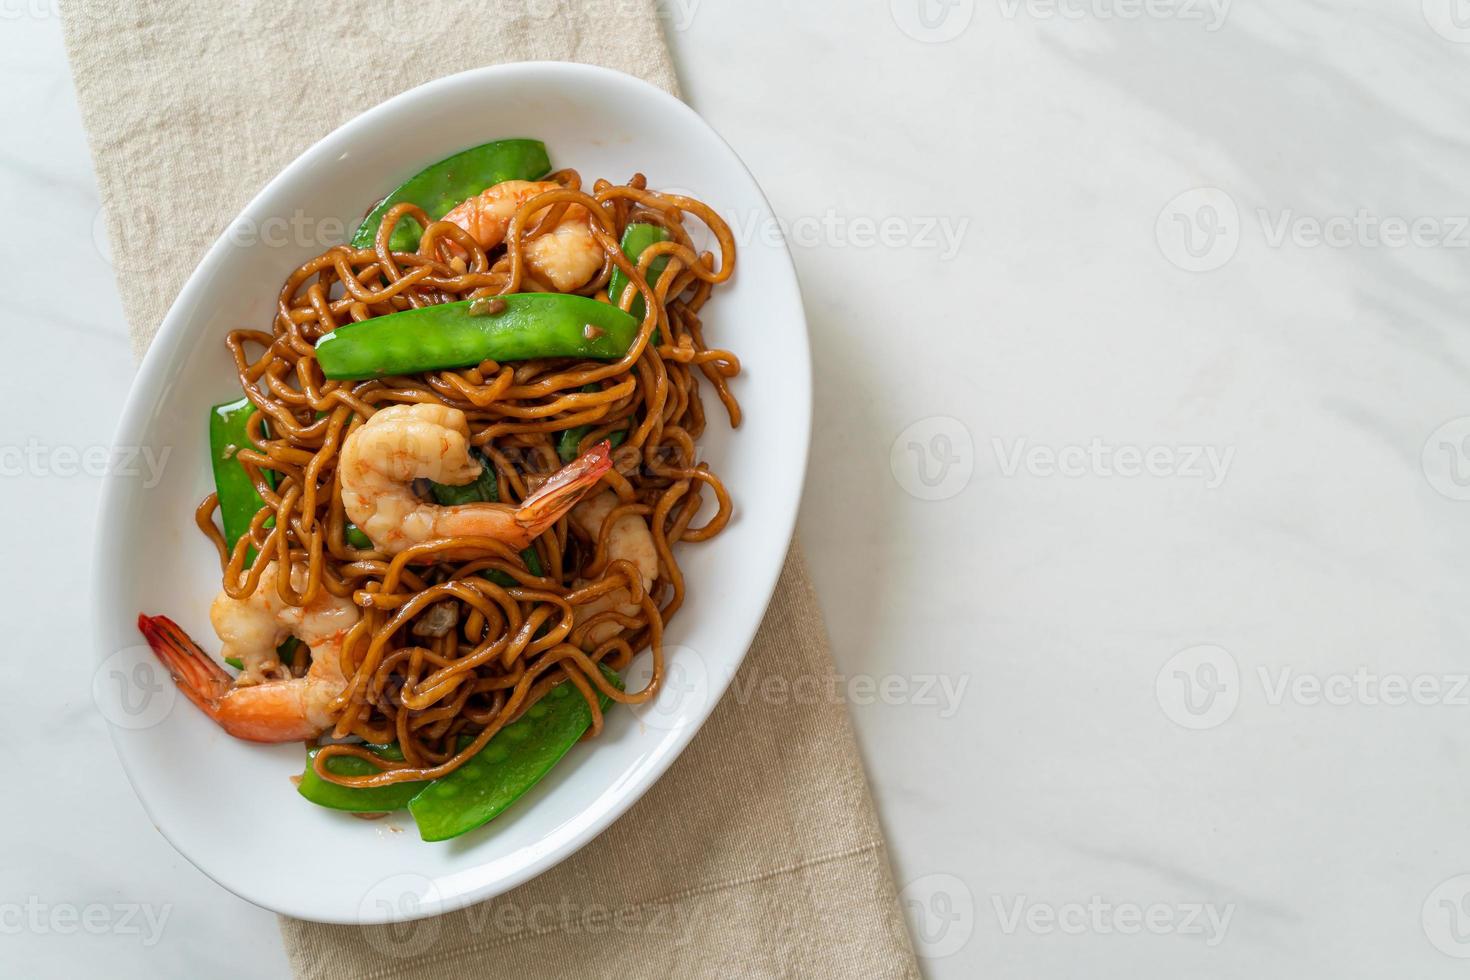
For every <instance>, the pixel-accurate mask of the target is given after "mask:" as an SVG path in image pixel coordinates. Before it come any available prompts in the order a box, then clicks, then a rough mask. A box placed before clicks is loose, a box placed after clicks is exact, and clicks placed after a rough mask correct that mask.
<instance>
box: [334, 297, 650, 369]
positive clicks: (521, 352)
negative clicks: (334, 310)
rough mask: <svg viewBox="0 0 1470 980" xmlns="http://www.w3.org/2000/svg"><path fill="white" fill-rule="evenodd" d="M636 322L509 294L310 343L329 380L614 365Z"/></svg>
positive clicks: (383, 320) (577, 300) (430, 309)
mask: <svg viewBox="0 0 1470 980" xmlns="http://www.w3.org/2000/svg"><path fill="white" fill-rule="evenodd" d="M637 336H638V320H636V319H634V318H633V317H632V316H629V315H628V314H627V313H624V312H623V311H622V310H620V309H618V308H617V307H615V306H611V305H609V304H607V303H599V302H598V301H597V300H595V299H592V298H590V297H587V296H574V295H567V294H562V293H514V294H512V295H509V296H500V297H497V298H495V299H476V300H465V301H461V302H458V303H441V304H438V305H435V306H425V307H421V308H419V309H416V310H404V311H402V312H401V313H390V314H388V315H387V316H380V317H375V318H373V319H371V320H364V321H362V322H361V323H349V324H346V325H344V326H341V327H338V328H337V329H336V330H333V331H332V332H331V333H329V334H327V335H326V336H325V337H323V338H322V339H321V340H319V341H317V344H316V358H317V361H319V362H320V363H321V366H322V371H323V373H325V374H326V376H327V377H328V378H331V379H332V380H334V381H341V380H348V379H353V380H355V379H361V378H381V377H383V376H385V375H390V374H417V373H419V372H421V371H438V370H441V369H443V368H459V367H470V366H472V365H475V364H479V363H480V362H481V361H486V360H493V361H524V360H530V359H532V358H541V357H586V358H592V359H594V360H603V361H614V360H617V359H618V358H620V357H622V356H623V355H624V354H626V353H627V352H628V348H629V347H630V346H631V345H632V343H633V340H634V338H635V337H637Z"/></svg>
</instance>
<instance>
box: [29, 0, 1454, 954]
mask: <svg viewBox="0 0 1470 980" xmlns="http://www.w3.org/2000/svg"><path fill="white" fill-rule="evenodd" d="M918 2H919V0H892V2H891V3H890V2H889V0H871V2H868V3H864V4H852V5H840V6H838V5H815V4H785V3H779V2H777V0H759V2H752V0H742V2H740V3H735V2H733V0H666V2H665V3H664V7H665V11H666V13H667V15H668V21H669V27H670V31H669V34H670V39H671V41H672V43H673V45H674V47H675V51H676V54H677V57H678V61H679V68H680V72H681V75H682V77H683V79H684V82H685V86H686V92H687V95H688V97H689V98H690V100H691V101H692V103H693V104H694V105H695V106H696V107H697V108H698V109H699V110H700V111H701V112H703V113H704V114H705V116H706V117H707V118H708V119H709V120H710V121H711V122H712V123H713V124H714V125H715V126H716V128H718V129H719V130H720V131H721V132H723V133H724V134H725V136H726V137H727V138H728V139H729V140H730V141H731V142H732V143H733V144H734V145H735V146H736V148H737V149H738V150H739V151H740V152H741V153H742V154H743V155H744V156H745V158H746V160H747V162H748V163H749V164H750V166H751V167H752V169H753V170H754V171H755V173H756V175H757V177H758V178H759V179H760V180H761V181H762V183H763V184H764V186H765V187H766V189H767V191H768V193H769V195H770V196H771V198H772V200H773V203H774V204H775V206H776V210H777V212H778V213H779V214H781V215H782V216H783V218H784V219H785V221H786V222H787V223H788V225H789V228H790V232H791V235H792V237H793V240H794V245H795V249H794V250H795V252H796V259H797V263H798V265H799V267H800V272H801V275H802V279H803V284H804V288H805V290H806V299H807V305H808V312H809V316H810V319H811V325H812V331H813V340H814V345H815V356H816V364H817V367H816V381H817V415H816V425H817V430H816V438H815V449H814V453H813V457H812V463H811V470H810V476H809V482H808V489H807V497H806V501H805V506H804V511H803V521H802V523H803V534H804V538H805V543H806V548H807V552H808V555H809V557H810V559H811V564H812V568H813V572H814V575H815V577H816V582H817V586H818V590H819V593H820V596H821V601H822V605H823V608H824V610H825V612H826V615H827V618H828V621H829V624H830V627H831V631H832V637H833V643H834V648H835V654H836V658H837V660H838V663H839V669H840V670H841V671H843V672H844V673H845V674H847V675H849V676H850V678H851V680H850V681H849V683H848V684H847V685H846V686H845V687H844V688H843V690H844V692H845V696H847V697H848V698H849V700H850V702H851V703H852V714H853V718H854V721H855V722H856V725H857V730H858V735H859V738H860V740H861V743H862V749H863V753H864V757H865V759H866V761H867V764H868V768H869V772H870V776H871V779H872V785H873V789H874V793H875V795H876V798H877V802H878V806H879V809H880V811H881V815H882V819H883V823H884V827H885V829H886V831H887V834H888V837H889V840H890V843H891V845H892V854H893V862H894V871H895V874H896V875H897V877H898V879H899V880H900V882H901V883H903V884H905V885H908V890H907V892H906V895H907V898H908V899H910V900H911V911H912V912H913V914H914V917H915V925H916V927H917V928H918V929H919V930H920V932H921V937H922V938H921V942H920V949H921V951H922V952H923V953H924V954H925V961H924V962H925V969H926V972H927V973H928V974H929V975H930V976H933V977H946V978H948V977H953V978H962V977H1018V978H1019V977H1027V978H1032V977H1088V978H1102V977H1109V978H1111V977H1117V978H1135V977H1140V976H1144V977H1154V976H1158V977H1172V976H1191V977H1211V978H1213V977H1240V978H1247V977H1257V976H1263V975H1270V976H1292V977H1334V978H1358V977H1363V978H1368V977H1383V976H1413V977H1419V978H1432V977H1450V976H1460V975H1462V974H1463V972H1464V969H1465V964H1464V962H1462V960H1463V959H1464V958H1465V957H1467V956H1470V901H1466V900H1465V896H1466V895H1467V893H1470V878H1467V877H1459V876H1462V875H1465V874H1466V873H1470V834H1467V833H1466V826H1467V822H1470V803H1467V799H1470V790H1467V786H1470V779H1467V777H1466V770H1467V767H1470V738H1467V731H1470V691H1467V690H1466V689H1465V685H1464V678H1465V676H1466V673H1467V671H1470V655H1467V652H1466V647H1465V643H1464V640H1463V636H1464V634H1465V633H1466V632H1467V627H1470V615H1467V613H1466V611H1465V610H1466V608H1467V606H1466V603H1465V600H1464V597H1465V595H1466V593H1467V587H1470V560H1467V558H1466V556H1465V549H1464V547H1463V545H1464V542H1465V541H1466V539H1467V537H1466V536H1467V534H1470V503H1465V502H1462V501H1461V500H1459V499H1457V498H1459V497H1467V496H1470V441H1467V439H1466V437H1467V436H1470V390H1467V380H1470V377H1467V370H1466V363H1467V359H1470V340H1467V338H1466V329H1465V322H1464V321H1465V317H1464V315H1463V312H1462V311H1463V308H1464V303H1465V300H1466V298H1467V295H1470V289H1467V285H1466V284H1467V283H1470V278H1467V275H1466V273H1467V260H1470V229H1467V228H1466V227H1465V226H1466V224H1467V218H1466V216H1467V215H1470V191H1467V190H1466V189H1465V188H1466V184H1465V173H1466V172H1467V167H1466V165H1467V163H1470V153H1467V149H1470V144H1467V140H1466V138H1465V135H1464V134H1465V132H1466V130H1467V127H1470V95H1467V93H1470V3H1466V2H1465V0H1424V2H1423V4H1422V6H1421V2H1420V0H1391V2H1390V0H1358V2H1352V3H1349V2H1342V0H1338V2H1333V3H1310V2H1307V0H1271V2H1266V0H1256V2H1249V3H1248V2H1244V0H1240V2H1236V3H1234V4H1229V3H1225V2H1224V0H1213V2H1211V0H1199V2H1197V3H1196V2H1192V0H1149V2H1145V0H1059V2H1047V0H978V2H977V0H947V2H940V0H923V2H925V3H926V4H927V7H926V8H925V10H924V12H925V14H926V16H925V17H924V18H922V19H921V18H920V17H919V16H918V11H919V8H918ZM1456 5H1458V7H1457V6H1456ZM818 7H820V8H821V9H815V8H818ZM1460 25H1463V26H1460ZM0 84H3V86H4V89H5V91H6V93H7V98H6V99H5V100H4V101H3V102H0V123H3V131H4V132H6V133H7V134H9V137H8V138H7V139H6V140H5V141H4V144H3V146H0V210H3V213H5V214H7V215H8V216H9V219H10V220H9V227H10V228H11V233H10V234H8V235H6V236H4V237H3V239H0V268H4V269H6V270H7V271H8V273H9V274H10V275H11V277H12V281H13V285H12V288H10V289H9V290H7V303H6V309H5V311H4V313H0V322H3V324H4V337H5V342H6V345H7V346H6V353H7V355H8V359H7V365H8V371H7V372H6V373H7V379H8V384H7V390H6V393H5V396H4V409H5V410H4V411H3V412H0V470H3V475H4V476H5V477H7V479H4V480H0V503H3V506H4V509H5V511H6V512H7V513H9V514H11V515H12V519H11V521H10V522H9V531H8V534H9V538H8V539H7V540H8V541H9V542H10V544H11V548H9V549H7V553H8V558H9V560H7V561H5V562H3V563H0V595H3V596H4V597H5V599H4V611H5V613H6V619H7V621H8V622H9V623H10V624H11V634H10V642H9V643H8V644H7V651H8V652H7V653H6V654H4V657H5V665H6V674H7V677H8V683H5V684H4V685H0V743H3V744H4V745H5V747H6V755H7V758H8V759H9V760H10V762H9V764H8V766H7V768H6V770H5V775H6V781H7V786H8V798H9V800H10V801H11V805H10V806H8V807H6V808H5V809H4V811H3V814H0V973H3V974H4V975H6V976H27V977H49V976H58V977H59V976H72V975H91V974H94V973H100V972H101V971H104V970H105V971H106V973H107V975H109V976H114V977H154V976H183V975H210V976H218V977H240V978H245V977H249V978H278V977H283V976H285V975H286V964H285V960H284V957H283V955H282V954H281V952H280V948H279V942H278V939H277V936H276V932H275V926H274V922H273V920H272V917H271V916H270V915H269V914H267V913H265V912H262V911H260V910H257V909H254V908H252V907H250V906H247V905H245V904H244V903H242V902H240V901H238V900H236V899H234V898H233V897H231V896H230V895H228V894H227V893H225V892H224V891H222V890H220V889H219V888H217V887H216V886H214V885H213V884H212V883H211V882H209V881H208V880H207V879H205V878H204V877H203V876H202V875H200V874H199V873H198V872H196V871H195V870H194V869H193V868H192V867H191V866H189V865H188V864H187V863H186V862H185V861H184V860H183V859H182V858H180V857H179V856H177V855H176V854H175V853H174V852H173V851H172V849H171V848H170V847H169V846H168V845H167V844H166V843H165V842H164V841H163V840H162V839H161V838H160V837H159V836H158V835H157V834H156V833H154V832H153V830H152V829H151V828H150V827H149V826H148V822H147V820H146V819H145V817H144V816H143V813H142V811H141V809H140V808H139V807H138V805H137V803H136V802H135V801H134V799H133V797H132V794H131V792H130V790H129V789H128V786H127V784H126V781H125V780H124V779H123V777H122V775H121V773H119V772H118V770H117V768H116V766H115V762H114V758H113V754H112V750H111V747H110V746H109V744H108V742H107V738H106V733H105V732H104V730H103V722H102V721H101V719H100V718H99V717H98V716H97V715H96V713H95V712H94V710H93V708H92V704H91V698H90V694H89V690H90V684H91V662H92V661H91V652H90V650H89V649H87V643H88V636H89V631H88V629H87V628H86V623H85V618H86V615H87V612H86V605H87V604H86V602H85V598H84V596H83V595H82V594H81V592H80V591H76V592H70V593H69V592H67V591H65V590H67V589H68V588H70V586H71V583H72V582H73V581H83V582H84V581H85V578H84V577H83V572H84V567H83V566H84V564H85V561H86V556H87V555H88V554H89V553H90V546H89V544H88V542H89V539H90V538H91V537H92V535H93V534H94V526H93V511H94V505H95V494H96V489H97V483H98V481H97V480H96V479H95V477H93V476H90V475H87V473H85V472H76V470H78V469H79V468H80V467H81V466H82V464H83V463H85V462H86V460H88V459H91V460H94V461H95V460H96V458H97V457H96V455H95V453H96V452H101V451H102V450H100V449H98V450H94V455H92V456H90V457H88V456H87V455H86V454H85V451H86V450H87V449H89V448H91V447H106V446H107V445H108V443H109V440H110V436H111V431H112V417H113V414H114V412H115V411H116V409H117V406H118V405H119V404H120V402H121V399H122V398H123V395H124V392H125V390H126V388H127V385H128V382H129V378H130V375H131V372H132V364H131V362H130V360H129V355H128V348H127V344H126V341H125V339H124V329H123V323H122V317H121V313H120V310H119V306H118V302H117V299H116V295H115V291H114V287H113V284H112V279H111V270H110V268H109V266H108V264H107V261H106V259H105V257H104V255H103V254H102V251H101V250H99V248H98V246H97V244H96V242H97V238H98V232H97V228H98V227H99V226H98V222H97V215H96V212H97V200H96V194H95V190H94V186H93V180H92V176H91V168H90V161H89V158H88V154H87V149H86V146H85V142H84V140H83V136H82V133H81V129H80V125H79V121H78V118H77V110H76V106H75V102H74V97H73V93H72V88H71V83H70V80H69V76H68V73H67V68H66V62H65V57H64V54H63V52H62V48H61V43H60V30H59V23H58V22H57V20H56V18H55V15H54V10H53V5H52V4H51V2H50V0H0ZM1179 195H1184V196H1182V197H1180V196H1179ZM761 232H762V230H761V229H746V233H747V234H760V233H761ZM946 233H947V234H948V235H949V237H948V238H946V237H945V235H946ZM1186 234H1188V235H1189V236H1190V237H1189V238H1188V239H1186V237H1185V236H1186ZM737 346H738V345H737ZM58 360H64V362H65V364H66V365H67V369H68V372H69V374H70V376H71V377H72V378H73V379H75V383H76V384H77V386H78V388H79V389H82V388H84V389H85V390H86V392H87V396H86V397H85V398H81V399H74V400H72V401H70V402H69V403H67V404H60V405H57V404H53V403H51V402H49V401H48V400H47V395H46V392H47V391H48V390H50V387H51V385H50V383H49V381H48V382H46V383H43V382H42V380H41V379H42V377H43V375H42V373H41V372H42V370H43V369H44V370H45V371H47V372H51V371H52V370H53V369H54V365H55V364H56V363H57V362H58ZM1454 420H1459V422H1458V423H1456V422H1455V421H1454ZM1447 422H1449V423H1452V424H1451V425H1450V426H1449V427H1448V428H1445V429H1441V426H1442V425H1444V424H1445V423H1447ZM73 451H75V452H77V453H80V454H82V463H78V462H75V461H73V457H72V455H71V454H72V453H73ZM921 467H922V468H921ZM69 471H70V475H69ZM1130 474H1132V475H1130ZM26 515H34V516H29V517H28V516H26ZM17 518H18V519H17ZM17 555H18V556H19V557H16V556H17ZM870 677H871V678H873V679H874V680H873V681H872V682H871V684H870V682H869V681H868V680H867V678H870ZM875 688H876V691H877V692H878V693H874V689H875ZM1324 692H1325V693H1324ZM222 821H225V822H226V823H227V822H228V815H222ZM133 905H138V906H141V907H142V911H141V912H129V911H127V908H129V907H131V906H133ZM149 915H151V916H152V919H149V918H148V916H149Z"/></svg>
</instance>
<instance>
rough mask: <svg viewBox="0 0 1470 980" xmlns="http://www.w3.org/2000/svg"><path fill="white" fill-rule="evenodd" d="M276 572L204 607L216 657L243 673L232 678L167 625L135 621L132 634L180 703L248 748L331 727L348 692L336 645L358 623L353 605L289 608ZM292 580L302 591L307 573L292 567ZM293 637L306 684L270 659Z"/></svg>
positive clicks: (157, 619) (330, 600) (328, 598)
mask: <svg viewBox="0 0 1470 980" xmlns="http://www.w3.org/2000/svg"><path fill="white" fill-rule="evenodd" d="M274 573H275V566H274V565H271V566H270V567H268V568H267V569H266V570H265V573H264V574H262V575H261V577H260V585H259V587H258V588H257V589H256V590H255V592H254V593H253V594H252V595H250V596H249V597H248V598H246V599H232V598H230V597H229V596H228V595H226V594H224V593H221V594H220V596H219V597H218V598H217V599H215V601H214V605H213V606H211V607H210V610H209V618H210V621H211V622H212V623H213V624H214V628H215V631H216V632H217V633H218V634H219V636H220V639H221V640H223V641H224V648H223V654H222V655H224V656H237V657H239V658H240V659H241V660H242V661H243V662H244V664H245V666H246V669H245V670H244V671H243V672H242V673H241V674H240V676H239V677H238V678H232V677H231V676H230V675H229V674H228V673H226V671H225V670H224V668H222V667H220V666H219V665H218V664H217V663H215V662H214V661H213V660H212V659H210V657H209V655H208V654H206V653H205V652H204V651H203V650H201V649H200V648H199V646H198V644H196V643H195V642H194V641H193V640H191V639H189V636H188V634H186V633H185V632H184V631H183V630H182V629H180V628H179V627H178V625H177V624H176V623H174V622H173V621H172V620H170V619H168V618H167V617H165V616H151V617H150V616H142V615H140V616H139V617H138V629H140V630H141V631H142V632H143V636H144V637H145V638H146V639H147V640H148V645H149V646H150V647H152V648H153V652H154V653H155V654H157V655H158V659H159V660H161V661H163V663H164V665H165V666H166V667H168V669H169V673H170V674H172V675H173V679H174V683H175V684H177V685H178V687H179V690H181V691H183V692H184V695H185V697H187V698H188V699H189V700H190V701H193V702H194V704H195V705H197V706H198V707H199V709H200V710H202V711H203V712H204V713H205V714H207V715H209V717H210V718H212V719H213V720H214V721H215V723H216V724H218V725H219V726H220V727H221V728H223V729H224V730H225V731H226V732H228V733H230V734H231V735H233V736H235V737H236V738H242V739H246V740H248V741H251V742H295V741H300V740H302V739H308V738H315V737H316V736H318V735H320V734H321V733H323V732H325V731H326V730H327V729H328V728H330V727H331V726H332V724H333V722H335V721H336V719H335V717H334V716H333V712H332V710H331V706H332V702H333V701H334V700H335V699H336V698H337V696H338V695H340V694H341V693H342V691H343V689H344V688H345V687H346V686H347V680H346V678H345V677H344V676H343V674H342V664H341V652H342V651H341V645H342V638H343V637H344V636H345V635H346V633H347V630H348V629H349V628H351V627H352V626H353V625H354V624H356V623H357V620H358V617H359V616H360V613H359V612H358V609H357V607H356V606H354V605H353V604H352V603H351V602H349V601H348V600H346V599H343V598H339V597H337V596H334V595H332V594H330V593H328V592H325V591H323V592H322V594H321V595H320V596H318V597H317V598H316V599H315V600H313V601H312V602H311V603H310V604H308V605H307V606H304V607H299V608H298V607H296V606H288V605H286V604H285V603H284V602H282V601H281V598H280V596H279V595H278V594H277V593H276V585H275V574H274ZM291 580H292V584H293V585H295V586H297V587H304V586H305V585H306V566H305V565H296V566H294V567H293V568H292V569H291ZM293 634H294V635H295V636H296V637H297V638H298V639H300V640H301V641H302V642H303V643H305V644H306V645H307V647H308V648H310V650H311V667H310V669H309V670H308V671H307V672H306V676H304V677H290V676H287V675H285V674H284V673H283V671H282V669H281V663H280V661H279V659H278V658H277V657H276V652H275V648H276V646H277V645H278V644H279V643H280V642H281V640H283V639H285V637H286V636H288V635H293Z"/></svg>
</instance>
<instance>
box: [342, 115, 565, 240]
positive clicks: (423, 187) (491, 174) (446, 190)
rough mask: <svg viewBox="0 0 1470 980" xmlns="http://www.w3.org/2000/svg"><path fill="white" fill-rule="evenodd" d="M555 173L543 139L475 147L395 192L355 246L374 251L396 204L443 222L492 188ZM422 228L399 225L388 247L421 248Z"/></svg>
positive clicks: (370, 218)
mask: <svg viewBox="0 0 1470 980" xmlns="http://www.w3.org/2000/svg"><path fill="white" fill-rule="evenodd" d="M550 172H551V158H550V157H548V156H547V155H546V145H545V144H544V143H542V142H541V141H540V140H524V139H517V140H496V141H495V142H494V143H485V144H483V145H481V146H476V147H472V148H470V149H468V150H465V151H463V152H461V153H456V154H455V155H454V156H452V157H447V158H445V159H443V160H440V161H439V162H438V163H435V164H432V165H430V166H428V167H425V168H424V169H423V170H420V171H419V172H418V173H417V174H414V175H413V176H412V177H410V178H409V179H408V180H407V181H405V182H404V183H403V185H402V186H400V187H399V188H398V189H397V190H396V191H394V192H393V193H392V194H389V195H388V196H387V197H385V198H383V200H382V201H381V202H380V203H379V204H378V206H377V207H375V208H373V209H372V210H371V211H370V212H368V216H367V217H366V218H364V219H363V221H362V224H361V225H360V226H359V227H358V229H357V233H356V234H355V235H353V236H352V246H353V248H372V247H373V240H374V239H375V238H376V237H377V234H378V227H379V226H380V225H381V224H382V223H383V215H385V214H387V213H388V210H389V209H390V208H392V207H393V206H394V205H395V204H402V203H404V202H408V203H410V204H417V205H418V206H419V207H421V208H423V209H424V211H425V213H427V214H428V216H429V217H430V218H433V219H436V220H437V219H439V218H442V217H444V216H445V215H446V214H448V213H449V211H450V209H452V208H453V207H454V206H455V205H456V204H458V203H459V202H461V201H463V200H466V199H468V198H471V197H473V196H475V195H476V194H478V193H480V192H481V191H483V190H484V189H485V188H487V187H489V186H491V185H492V184H499V183H503V182H505V181H507V180H540V179H541V178H542V177H545V176H546V175H547V174H549V173H550ZM422 235H423V229H422V228H420V227H419V226H418V222H416V221H400V222H398V225H397V227H395V228H394V229H393V237H392V238H390V239H389V240H388V247H389V248H390V249H391V250H392V251H394V252H413V251H416V250H417V249H418V247H419V238H420V237H421V236H422Z"/></svg>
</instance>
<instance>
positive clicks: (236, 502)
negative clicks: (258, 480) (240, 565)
mask: <svg viewBox="0 0 1470 980" xmlns="http://www.w3.org/2000/svg"><path fill="white" fill-rule="evenodd" d="M254 414H255V406H254V405H252V404H251V403H250V399H248V398H240V399H237V400H236V401H232V402H225V403H224V404H223V405H216V406H214V407H213V408H211V409H210V410H209V459H210V463H211V465H212V467H213V469H214V492H215V494H216V496H217V497H218V498H219V517H220V523H221V524H222V525H224V531H225V545H226V546H227V547H228V548H230V549H231V550H234V547H235V542H237V541H239V540H240V538H242V537H244V535H245V533H246V532H247V531H249V530H250V522H251V521H253V520H255V515H256V512H258V511H259V510H260V508H262V507H264V506H265V501H264V500H262V499H261V497H260V493H259V491H257V490H256V489H255V481H253V480H251V479H250V474H249V473H247V472H246V471H245V466H244V464H243V463H241V462H240V460H239V459H237V458H236V456H237V454H238V453H239V451H240V450H241V449H259V448H260V447H259V446H257V445H256V444H255V443H253V442H251V441H250V435H249V428H248V427H249V423H250V416H252V415H254ZM270 477H271V474H270V472H269V471H267V472H266V478H267V479H270ZM252 554H253V550H252Z"/></svg>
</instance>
